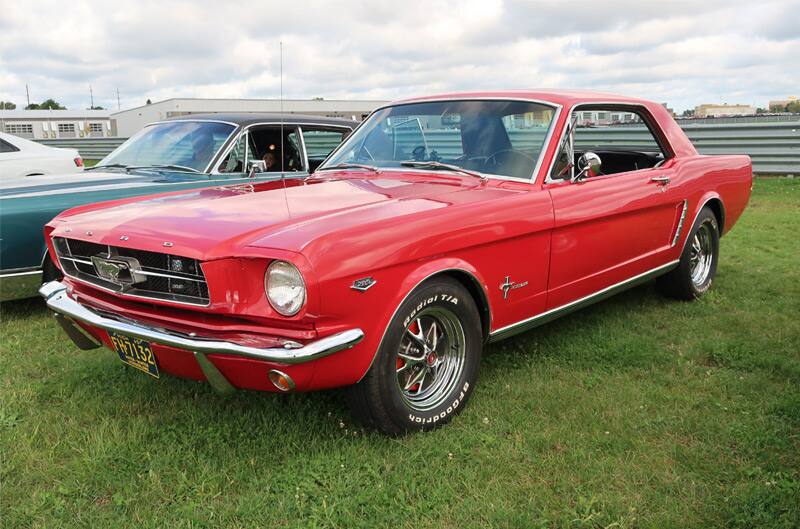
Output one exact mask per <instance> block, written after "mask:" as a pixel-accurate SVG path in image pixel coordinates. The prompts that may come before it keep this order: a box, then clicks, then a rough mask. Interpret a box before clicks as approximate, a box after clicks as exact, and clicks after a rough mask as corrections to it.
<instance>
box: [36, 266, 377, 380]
mask: <svg viewBox="0 0 800 529" xmlns="http://www.w3.org/2000/svg"><path fill="white" fill-rule="evenodd" d="M39 294H41V295H42V297H43V298H44V299H45V301H46V302H47V307H48V308H49V309H50V310H52V311H53V312H54V313H55V315H56V318H57V319H58V322H59V323H60V324H61V326H62V327H63V328H64V331H65V332H66V333H67V335H69V337H70V338H71V339H72V341H73V342H75V345H77V346H78V347H80V348H81V349H94V348H96V347H99V346H100V343H98V342H97V340H95V339H94V338H93V337H91V336H89V335H87V334H86V333H85V332H84V331H83V330H82V329H81V328H80V327H79V326H78V325H76V324H75V321H76V320H77V321H80V322H83V323H86V324H88V325H91V326H92V327H98V328H100V329H103V330H105V331H113V332H118V333H120V334H124V335H127V336H132V337H134V338H139V339H141V340H146V341H148V342H153V343H157V344H161V345H167V346H170V347H175V348H177V349H183V350H185V351H190V352H192V353H193V354H194V356H195V358H196V360H197V363H198V364H199V365H200V369H202V371H203V373H204V374H205V376H206V378H207V379H208V382H209V383H210V384H211V385H212V386H213V387H214V389H215V390H217V391H218V392H219V393H223V394H227V393H231V392H233V391H234V390H235V389H236V388H235V387H234V386H233V385H232V384H231V383H230V382H228V380H227V379H226V378H225V376H224V375H223V374H222V373H221V372H220V371H219V370H218V369H217V368H216V367H214V364H213V363H212V362H211V361H210V360H209V359H208V358H207V357H206V355H208V354H219V355H232V356H242V357H246V358H254V359H257V360H265V361H268V362H276V363H280V364H302V363H304V362H310V361H312V360H317V359H319V358H323V357H325V356H328V355H331V354H333V353H336V352H339V351H342V350H344V349H350V348H352V347H353V346H354V345H356V344H357V343H358V342H360V341H361V340H362V339H363V338H364V332H363V331H362V330H361V329H349V330H347V331H343V332H340V333H337V334H334V335H331V336H327V337H325V338H320V339H319V340H316V341H314V342H310V343H308V344H306V345H301V344H299V343H297V342H287V345H286V346H285V347H283V348H278V347H271V348H264V349H261V348H258V347H248V346H246V345H239V344H236V343H233V342H226V341H223V340H213V339H203V338H198V337H195V336H191V335H188V334H184V333H179V332H173V331H168V330H166V329H160V328H156V327H150V326H148V325H145V324H142V323H138V322H133V321H122V320H117V319H113V318H110V317H107V316H103V315H102V314H99V313H97V312H95V311H93V310H91V309H89V308H87V307H84V306H83V305H81V304H80V303H78V302H77V301H75V300H73V299H72V298H70V297H69V296H68V295H67V286H66V285H65V284H64V283H62V282H60V281H51V282H49V283H46V284H44V285H42V287H41V288H40V289H39Z"/></svg>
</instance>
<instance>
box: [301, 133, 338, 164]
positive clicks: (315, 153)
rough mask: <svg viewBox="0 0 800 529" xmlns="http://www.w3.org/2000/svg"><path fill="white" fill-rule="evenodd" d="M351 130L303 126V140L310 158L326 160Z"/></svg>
mask: <svg viewBox="0 0 800 529" xmlns="http://www.w3.org/2000/svg"><path fill="white" fill-rule="evenodd" d="M348 132H350V131H349V130H323V129H308V128H306V127H303V142H305V144H306V153H307V154H308V157H309V159H319V160H320V161H322V160H324V159H325V158H326V157H327V156H328V155H329V154H330V153H331V151H332V150H333V149H335V148H336V147H337V146H338V145H339V144H340V143H342V140H343V139H344V137H345V136H346V135H347V133H348Z"/></svg>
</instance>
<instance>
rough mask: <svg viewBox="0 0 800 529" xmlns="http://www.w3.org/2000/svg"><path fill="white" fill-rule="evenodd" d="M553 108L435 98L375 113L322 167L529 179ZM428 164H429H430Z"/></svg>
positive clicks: (548, 125)
mask: <svg viewBox="0 0 800 529" xmlns="http://www.w3.org/2000/svg"><path fill="white" fill-rule="evenodd" d="M554 112H555V110H554V108H553V107H551V106H548V105H543V104H540V103H532V102H527V101H491V100H486V101H484V100H475V101H434V102H425V103H411V104H403V105H397V106H392V107H387V108H383V109H380V110H378V111H376V112H375V113H374V114H372V115H371V116H370V117H369V118H368V119H367V121H366V123H364V124H363V125H362V126H361V127H359V128H358V130H357V131H356V132H355V133H354V134H353V135H352V136H350V137H349V138H348V139H347V141H345V143H344V144H342V146H341V147H339V149H338V150H337V151H335V152H334V153H333V155H331V157H330V158H329V159H328V160H327V161H326V162H325V164H324V165H323V166H322V167H320V170H325V169H332V168H334V167H335V166H337V165H348V164H362V165H369V166H372V167H376V168H392V167H404V166H410V167H420V168H431V169H437V170H441V169H444V170H447V168H446V167H443V166H442V165H441V164H448V165H453V166H457V167H456V168H458V167H460V168H462V169H465V170H467V171H473V172H479V173H483V174H490V175H501V176H511V177H516V178H524V179H530V178H531V177H532V175H533V169H534V167H535V166H536V161H537V160H538V159H539V155H540V153H541V151H542V148H543V145H544V140H545V136H546V135H547V131H548V129H549V127H550V124H551V122H552V120H553V115H554ZM426 163H427V166H426Z"/></svg>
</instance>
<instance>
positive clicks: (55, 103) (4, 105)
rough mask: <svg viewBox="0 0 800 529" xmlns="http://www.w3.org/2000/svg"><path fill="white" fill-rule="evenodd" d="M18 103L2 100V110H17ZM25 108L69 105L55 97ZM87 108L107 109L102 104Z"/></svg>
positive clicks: (36, 108)
mask: <svg viewBox="0 0 800 529" xmlns="http://www.w3.org/2000/svg"><path fill="white" fill-rule="evenodd" d="M16 108H17V105H16V104H14V103H12V102H11V101H0V110H15V109H16ZM25 110H67V107H65V106H64V105H62V104H61V103H59V102H58V101H56V100H54V99H52V98H51V99H45V100H44V101H42V102H41V103H31V104H29V105H28V106H26V107H25ZM87 110H105V109H104V108H103V107H100V106H93V107H91V108H88V109H87Z"/></svg>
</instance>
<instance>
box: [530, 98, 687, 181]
mask: <svg viewBox="0 0 800 529" xmlns="http://www.w3.org/2000/svg"><path fill="white" fill-rule="evenodd" d="M596 105H613V106H620V107H631V108H638V109H641V111H643V112H644V113H646V114H647V115H649V116H650V117H652V114H651V113H650V111H649V110H647V107H645V106H644V105H643V104H641V103H632V102H625V101H583V102H580V103H575V104H573V105H572V106H571V107H570V108H569V113H568V114H567V120H569V119H570V117H571V116H572V113H573V112H575V111H576V110H577V109H578V108H580V107H585V106H596ZM567 124H568V122H567V123H565V124H564V127H563V128H562V129H561V134H559V137H558V143H557V145H561V141H562V140H563V139H564V134H566V132H567V128H568V127H567ZM645 126H646V127H647V130H648V131H649V132H650V134H653V131H651V130H650V127H648V126H647V123H646V122H645ZM573 137H574V136H573ZM653 139H655V140H656V143H657V144H658V147H659V149H661V150H662V151H663V150H664V146H663V145H661V142H660V141H659V140H658V138H657V137H656V135H655V134H653ZM668 146H669V147H670V152H671V149H672V146H671V145H668ZM573 150H574V149H573ZM674 157H675V154H674V153H673V154H672V155H671V156H666V157H665V158H664V161H666V160H669V159H670V158H674ZM557 159H558V151H556V152H555V153H554V154H553V159H552V160H550V166H549V167H548V168H547V172H546V173H545V174H544V181H543V183H544V184H552V183H560V182H564V181H565V180H553V179H552V178H550V173H552V172H553V166H554V165H555V163H556V160H557ZM647 169H658V168H657V167H648V168H647ZM640 170H641V169H640ZM645 170H646V169H645ZM626 172H628V171H626ZM630 172H633V171H630ZM615 174H621V173H615Z"/></svg>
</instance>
